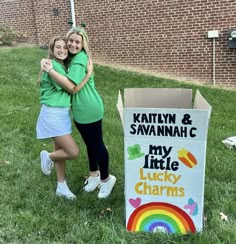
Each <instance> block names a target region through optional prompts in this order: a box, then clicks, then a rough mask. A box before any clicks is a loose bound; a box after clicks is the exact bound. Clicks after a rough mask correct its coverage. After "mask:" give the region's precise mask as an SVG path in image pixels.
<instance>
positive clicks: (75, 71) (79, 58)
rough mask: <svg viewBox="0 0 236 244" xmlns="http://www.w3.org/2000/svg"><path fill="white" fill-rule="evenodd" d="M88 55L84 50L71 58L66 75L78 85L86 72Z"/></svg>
mask: <svg viewBox="0 0 236 244" xmlns="http://www.w3.org/2000/svg"><path fill="white" fill-rule="evenodd" d="M87 62H88V57H87V55H86V54H85V52H84V51H81V52H80V53H78V54H76V55H75V57H74V58H73V59H72V61H71V64H70V67H69V69H68V74H67V75H66V77H67V78H68V79H70V80H71V81H73V82H74V83H75V84H76V85H78V84H79V83H80V82H81V81H82V80H83V79H84V77H85V76H86V74H87Z"/></svg>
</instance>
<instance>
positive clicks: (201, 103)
mask: <svg viewBox="0 0 236 244" xmlns="http://www.w3.org/2000/svg"><path fill="white" fill-rule="evenodd" d="M193 108H194V109H204V110H208V119H210V117H211V110H212V107H211V105H210V104H209V103H208V102H207V101H206V99H205V98H204V97H203V96H202V94H201V93H200V92H199V90H197V92H196V96H195V99H194V104H193Z"/></svg>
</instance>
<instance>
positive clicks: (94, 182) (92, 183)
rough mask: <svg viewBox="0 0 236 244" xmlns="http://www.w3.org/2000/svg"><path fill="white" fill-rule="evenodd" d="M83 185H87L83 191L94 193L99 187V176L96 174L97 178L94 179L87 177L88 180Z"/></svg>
mask: <svg viewBox="0 0 236 244" xmlns="http://www.w3.org/2000/svg"><path fill="white" fill-rule="evenodd" d="M84 183H85V184H87V185H86V186H84V188H83V189H84V191H86V192H91V191H94V190H95V189H96V188H97V187H98V186H99V185H100V174H98V176H95V177H92V176H89V178H88V179H87V180H86V181H85V182H84Z"/></svg>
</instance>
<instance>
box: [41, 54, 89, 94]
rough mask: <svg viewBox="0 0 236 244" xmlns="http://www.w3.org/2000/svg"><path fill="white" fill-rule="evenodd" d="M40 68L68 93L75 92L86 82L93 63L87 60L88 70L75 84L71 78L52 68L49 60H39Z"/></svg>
mask: <svg viewBox="0 0 236 244" xmlns="http://www.w3.org/2000/svg"><path fill="white" fill-rule="evenodd" d="M40 64H41V69H42V70H43V71H46V72H48V74H49V75H50V76H51V77H52V79H53V80H55V81H56V82H57V83H58V84H59V85H60V86H61V87H62V88H63V89H64V90H66V91H67V92H69V93H70V94H75V93H76V92H78V91H79V90H81V89H82V88H83V86H84V85H85V84H86V83H87V81H88V80H89V77H90V76H91V74H92V73H93V63H92V61H91V60H89V62H88V65H87V69H88V72H87V74H86V76H85V77H84V79H83V80H82V81H81V82H80V84H79V85H77V86H76V85H75V84H74V83H73V82H72V81H71V80H69V79H68V78H67V77H66V76H64V75H61V74H59V73H58V72H56V71H55V70H54V69H53V66H52V64H51V62H50V61H49V60H48V59H42V60H41V62H40Z"/></svg>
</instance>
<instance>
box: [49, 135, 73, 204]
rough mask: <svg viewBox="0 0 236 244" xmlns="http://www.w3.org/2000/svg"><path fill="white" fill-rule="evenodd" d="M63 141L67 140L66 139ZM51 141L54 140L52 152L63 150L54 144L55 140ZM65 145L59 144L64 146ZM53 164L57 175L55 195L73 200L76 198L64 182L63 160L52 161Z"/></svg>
mask: <svg viewBox="0 0 236 244" xmlns="http://www.w3.org/2000/svg"><path fill="white" fill-rule="evenodd" d="M64 139H67V137H66V138H64ZM53 140H54V151H58V150H61V149H62V150H63V148H62V147H61V146H60V145H58V144H57V143H56V141H57V140H56V138H53ZM60 141H61V140H60ZM65 143H66V141H65ZM65 143H61V144H62V145H64V144H65ZM54 164H55V170H56V175H57V189H56V195H58V196H63V197H65V198H67V199H75V198H76V196H75V195H74V194H73V193H72V192H71V191H70V189H69V187H68V185H67V182H66V174H65V160H58V161H54Z"/></svg>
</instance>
